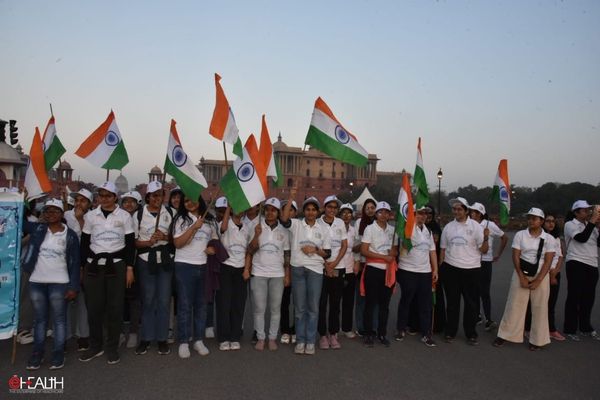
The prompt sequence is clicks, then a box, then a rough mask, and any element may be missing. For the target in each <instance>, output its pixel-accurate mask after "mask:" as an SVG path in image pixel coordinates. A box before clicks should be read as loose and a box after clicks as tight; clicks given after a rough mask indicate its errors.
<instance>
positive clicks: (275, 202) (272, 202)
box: [265, 197, 281, 210]
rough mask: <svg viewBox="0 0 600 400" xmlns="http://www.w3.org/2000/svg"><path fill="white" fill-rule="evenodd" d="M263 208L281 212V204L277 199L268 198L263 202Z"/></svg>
mask: <svg viewBox="0 0 600 400" xmlns="http://www.w3.org/2000/svg"><path fill="white" fill-rule="evenodd" d="M265 206H271V207H275V208H276V209H278V210H281V202H280V201H279V199H278V198H277V197H270V198H268V199H267V201H265Z"/></svg>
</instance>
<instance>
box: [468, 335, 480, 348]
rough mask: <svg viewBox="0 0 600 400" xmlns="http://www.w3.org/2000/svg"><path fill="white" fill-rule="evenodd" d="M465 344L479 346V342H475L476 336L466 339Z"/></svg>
mask: <svg viewBox="0 0 600 400" xmlns="http://www.w3.org/2000/svg"><path fill="white" fill-rule="evenodd" d="M467 344H468V345H470V346H477V345H478V344H479V340H477V336H473V337H470V338H468V339H467Z"/></svg>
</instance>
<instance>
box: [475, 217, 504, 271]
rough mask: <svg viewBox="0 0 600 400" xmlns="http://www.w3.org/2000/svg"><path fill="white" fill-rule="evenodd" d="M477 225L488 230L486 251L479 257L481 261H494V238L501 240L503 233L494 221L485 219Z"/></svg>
mask: <svg viewBox="0 0 600 400" xmlns="http://www.w3.org/2000/svg"><path fill="white" fill-rule="evenodd" d="M479 225H481V227H482V228H483V229H485V228H488V229H489V230H490V234H489V236H488V245H489V247H488V251H487V253H485V254H483V255H482V256H481V261H494V238H495V237H496V238H501V237H502V236H504V231H503V230H502V229H500V228H499V227H498V225H496V223H495V222H494V221H490V220H487V219H484V220H482V221H481V222H480V223H479Z"/></svg>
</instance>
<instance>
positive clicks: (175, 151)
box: [165, 119, 208, 201]
mask: <svg viewBox="0 0 600 400" xmlns="http://www.w3.org/2000/svg"><path fill="white" fill-rule="evenodd" d="M176 124H177V122H175V120H174V119H172V120H171V130H170V134H169V145H168V147H167V157H166V158H165V173H168V174H169V175H171V176H172V177H173V178H175V181H176V182H177V184H178V185H179V187H180V188H181V190H182V191H183V193H184V194H185V196H186V197H187V198H189V199H192V200H193V201H196V200H198V198H199V197H200V193H202V191H203V190H204V189H205V188H206V187H207V186H208V183H207V182H206V179H205V178H204V175H203V174H202V172H200V170H199V169H198V168H197V167H196V166H195V165H194V162H193V161H192V160H190V159H189V158H188V156H187V154H186V152H185V151H184V150H183V146H182V145H181V140H180V139H179V135H178V134H177V128H176V126H175V125H176Z"/></svg>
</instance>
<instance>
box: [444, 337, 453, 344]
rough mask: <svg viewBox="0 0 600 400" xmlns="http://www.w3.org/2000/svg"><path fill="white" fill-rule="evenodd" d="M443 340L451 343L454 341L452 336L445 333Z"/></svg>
mask: <svg viewBox="0 0 600 400" xmlns="http://www.w3.org/2000/svg"><path fill="white" fill-rule="evenodd" d="M444 342H446V343H452V342H454V336H450V335H446V336H445V337H444Z"/></svg>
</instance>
